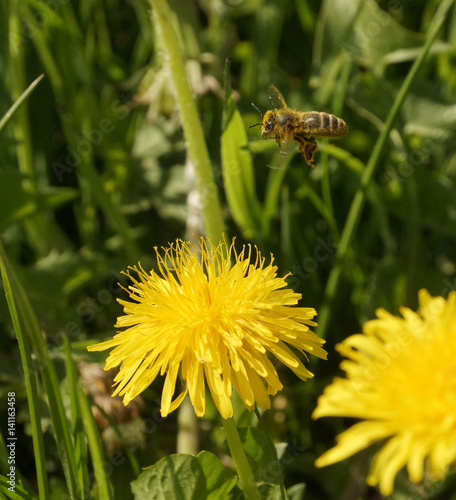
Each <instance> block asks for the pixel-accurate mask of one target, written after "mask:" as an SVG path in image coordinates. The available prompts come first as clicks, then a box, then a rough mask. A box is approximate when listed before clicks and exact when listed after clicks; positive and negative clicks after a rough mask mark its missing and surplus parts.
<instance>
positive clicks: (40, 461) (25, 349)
mask: <svg viewBox="0 0 456 500" xmlns="http://www.w3.org/2000/svg"><path fill="white" fill-rule="evenodd" d="M7 266H8V264H7V262H6V259H5V256H4V254H3V246H2V245H1V244H0V268H1V274H2V279H3V286H4V288H5V295H6V299H7V302H8V307H9V310H10V314H11V319H12V321H13V325H14V330H15V332H16V337H17V341H18V344H19V351H20V355H21V360H22V367H23V370H24V378H25V389H26V393H27V401H28V407H29V412H30V424H31V428H32V436H33V452H34V455H35V464H36V475H37V482H38V492H39V498H40V499H43V500H45V499H46V498H48V496H49V486H48V479H47V474H46V459H45V453H44V440H43V433H42V430H41V418H40V414H39V408H40V401H39V397H38V390H37V380H36V376H37V372H36V371H35V370H34V368H33V364H32V349H31V347H30V341H29V339H28V337H27V335H26V333H25V332H24V331H23V329H22V325H21V321H20V320H19V315H18V308H17V307H16V294H15V293H14V291H13V287H12V286H11V284H10V280H9V276H8V274H9V273H8V271H7V268H8V267H7ZM19 309H20V307H19ZM7 439H8V438H7Z"/></svg>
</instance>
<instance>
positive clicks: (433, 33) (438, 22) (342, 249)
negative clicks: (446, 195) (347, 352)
mask: <svg viewBox="0 0 456 500" xmlns="http://www.w3.org/2000/svg"><path fill="white" fill-rule="evenodd" d="M453 2H454V0H444V1H443V2H442V3H441V4H440V6H439V8H438V10H437V12H436V13H435V16H434V19H433V21H432V23H431V27H430V29H429V36H428V38H427V40H426V43H425V44H424V47H423V49H422V50H421V53H420V55H419V56H418V58H417V59H416V60H415V62H414V64H413V66H412V68H411V69H410V71H409V73H408V75H407V77H406V79H405V80H404V83H403V84H402V87H401V88H400V90H399V92H398V94H397V96H396V99H395V101H394V104H393V106H392V108H391V110H390V113H389V115H388V117H387V119H386V121H385V126H384V128H383V130H382V132H381V134H380V136H379V138H378V140H377V142H376V143H375V146H374V149H373V151H372V154H371V156H370V158H369V161H368V163H367V166H366V169H365V171H364V174H363V176H362V178H361V185H360V187H359V188H358V190H357V191H356V194H355V197H354V199H353V202H352V204H351V207H350V210H349V213H348V217H347V221H346V223H345V226H344V229H343V232H342V236H341V239H340V242H339V246H338V248H337V254H336V265H335V266H334V268H333V269H332V271H331V273H330V275H329V278H328V282H327V284H326V289H325V299H324V303H323V305H322V307H321V308H320V314H319V322H318V323H319V327H318V334H319V336H320V337H322V338H324V337H325V335H326V331H327V329H328V326H329V320H330V318H331V308H332V303H333V301H334V299H335V297H336V294H337V292H338V290H339V285H340V278H341V275H342V270H343V267H344V260H345V258H346V257H347V255H348V252H349V250H350V245H351V242H352V240H353V237H354V235H355V232H356V229H357V227H358V224H359V221H360V219H361V214H362V211H363V208H364V204H365V202H366V197H367V187H368V186H369V184H370V182H371V181H372V178H373V176H374V174H375V172H376V170H377V168H378V166H379V164H380V155H381V153H382V150H383V148H384V146H385V144H386V141H387V140H388V137H389V134H390V132H391V129H392V128H393V124H394V122H395V120H396V118H397V115H398V113H399V110H400V108H401V106H402V103H403V102H404V99H405V96H406V95H407V92H408V91H409V89H410V86H411V85H412V82H413V80H414V79H415V77H416V75H417V73H418V70H419V69H420V67H421V65H422V64H423V62H424V60H425V59H426V56H427V54H428V52H429V49H430V48H431V46H432V44H433V43H434V40H435V39H436V37H437V35H438V32H439V30H440V28H441V26H442V24H443V21H444V19H445V15H446V13H447V12H448V9H449V8H450V7H451V5H452V4H453Z"/></svg>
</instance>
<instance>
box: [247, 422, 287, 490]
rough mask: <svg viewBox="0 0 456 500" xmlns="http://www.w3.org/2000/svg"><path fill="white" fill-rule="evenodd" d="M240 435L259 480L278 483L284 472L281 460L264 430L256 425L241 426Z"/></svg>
mask: <svg viewBox="0 0 456 500" xmlns="http://www.w3.org/2000/svg"><path fill="white" fill-rule="evenodd" d="M239 435H240V437H241V440H242V443H243V445H244V449H245V452H246V454H247V457H248V458H249V462H250V464H251V466H252V470H253V474H254V476H255V478H256V480H257V482H265V483H270V484H278V483H279V481H280V477H281V474H282V471H281V465H280V461H279V460H278V459H277V457H276V455H275V454H274V451H273V450H271V448H270V446H269V442H268V440H267V437H266V436H265V435H264V433H263V431H262V430H261V429H258V428H256V427H241V428H239Z"/></svg>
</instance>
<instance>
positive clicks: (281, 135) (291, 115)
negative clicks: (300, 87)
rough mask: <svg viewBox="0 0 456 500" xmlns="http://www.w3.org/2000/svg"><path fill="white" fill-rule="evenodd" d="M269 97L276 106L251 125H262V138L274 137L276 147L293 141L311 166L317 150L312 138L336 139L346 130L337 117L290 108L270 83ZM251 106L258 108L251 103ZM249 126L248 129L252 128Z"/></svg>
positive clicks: (345, 126)
mask: <svg viewBox="0 0 456 500" xmlns="http://www.w3.org/2000/svg"><path fill="white" fill-rule="evenodd" d="M268 89H269V98H270V99H271V102H272V104H273V105H274V106H275V109H273V110H269V111H266V113H265V114H264V116H263V115H262V121H261V122H259V123H255V124H254V125H251V127H256V126H257V125H261V137H262V138H263V139H264V138H270V139H272V138H275V140H276V141H277V143H278V144H279V147H281V143H282V141H283V142H287V141H296V142H297V143H298V144H299V151H300V153H301V154H302V156H304V158H305V160H306V162H307V164H308V165H309V166H311V167H312V168H313V167H314V164H313V161H314V155H315V153H316V151H317V150H318V145H317V142H316V140H315V137H328V138H332V139H334V138H337V137H341V136H343V135H345V134H346V133H347V132H348V127H347V124H346V123H345V122H344V120H342V118H338V117H337V116H334V115H330V114H328V113H324V112H322V111H298V110H297V109H293V108H289V107H288V106H287V103H286V102H285V98H284V97H283V95H282V93H281V92H280V91H279V90H278V89H277V87H275V85H273V84H272V83H271V84H270V85H269V87H268ZM254 107H255V108H256V109H257V110H258V111H259V112H260V114H261V111H260V110H259V109H258V108H257V107H256V106H255V105H254ZM251 127H249V128H251Z"/></svg>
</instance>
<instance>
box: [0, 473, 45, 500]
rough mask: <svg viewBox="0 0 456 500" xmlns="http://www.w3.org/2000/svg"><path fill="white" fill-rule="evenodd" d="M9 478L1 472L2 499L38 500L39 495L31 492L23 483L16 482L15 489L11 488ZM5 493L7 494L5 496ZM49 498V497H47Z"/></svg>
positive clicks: (0, 487)
mask: <svg viewBox="0 0 456 500" xmlns="http://www.w3.org/2000/svg"><path fill="white" fill-rule="evenodd" d="M9 487H10V485H9V484H8V478H7V477H5V476H4V475H2V474H0V499H1V500H3V498H11V500H36V499H37V498H38V497H37V496H35V495H33V494H31V493H29V492H28V491H26V490H25V489H24V487H23V486H22V485H21V484H18V483H16V485H15V488H14V491H11V490H9V489H8V488H9ZM3 494H5V495H6V496H4V495H3ZM46 498H49V497H46Z"/></svg>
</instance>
